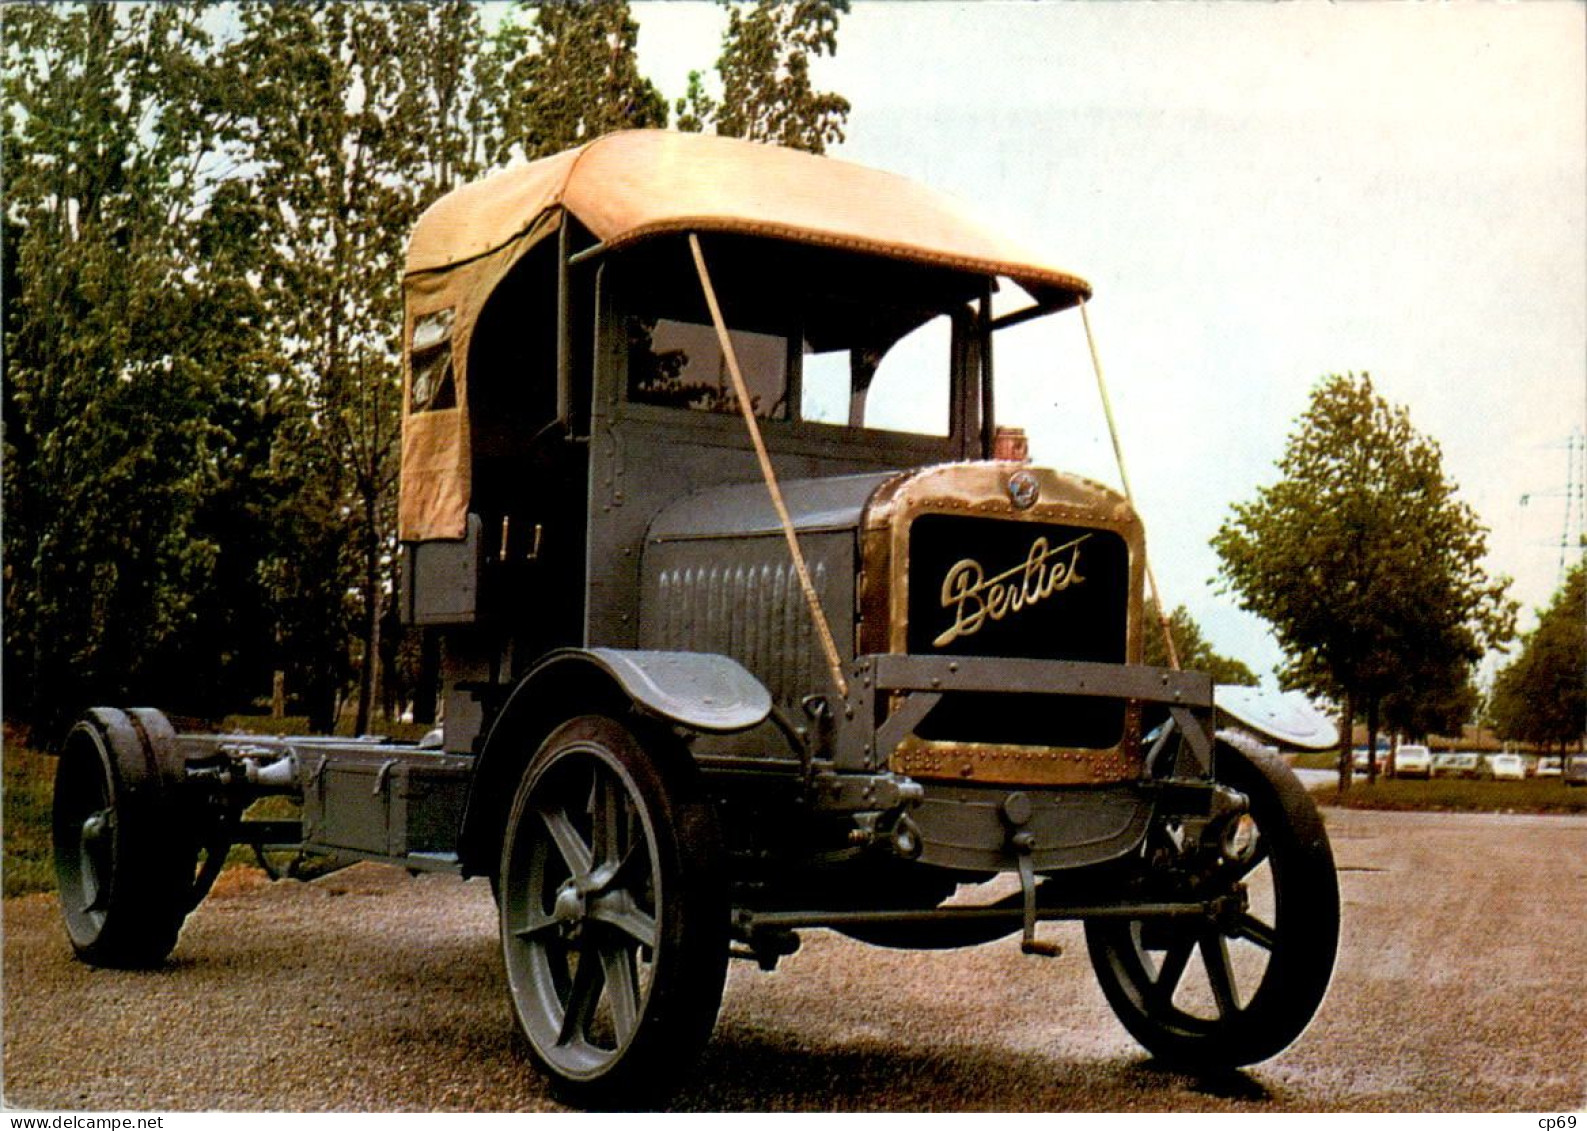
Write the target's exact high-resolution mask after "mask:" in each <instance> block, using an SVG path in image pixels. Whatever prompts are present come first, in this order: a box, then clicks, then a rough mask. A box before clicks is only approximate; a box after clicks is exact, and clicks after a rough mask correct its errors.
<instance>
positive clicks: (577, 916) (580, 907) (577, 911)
mask: <svg viewBox="0 0 1587 1131" xmlns="http://www.w3.org/2000/svg"><path fill="white" fill-rule="evenodd" d="M588 915H589V907H588V905H587V904H586V903H585V901H584V893H583V892H582V891H580V890H579V888H578V885H577V884H575V883H574V882H573V881H572V880H567V881H566V882H564V883H563V884H562V886H561V887H559V888H558V889H557V897H556V900H555V902H554V903H553V904H552V906H551V916H552V918H554V919H556V920H557V922H559V923H561V924H563V925H564V926H565V927H577V926H578V925H579V924H581V923H583V922H584V920H585V918H586V917H587V916H588Z"/></svg>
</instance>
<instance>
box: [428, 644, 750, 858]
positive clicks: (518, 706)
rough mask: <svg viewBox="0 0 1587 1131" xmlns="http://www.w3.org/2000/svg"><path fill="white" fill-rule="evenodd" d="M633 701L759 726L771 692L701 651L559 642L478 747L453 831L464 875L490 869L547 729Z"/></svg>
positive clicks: (703, 725)
mask: <svg viewBox="0 0 1587 1131" xmlns="http://www.w3.org/2000/svg"><path fill="white" fill-rule="evenodd" d="M630 710H634V711H638V712H639V713H640V714H642V715H646V716H649V717H650V718H652V719H658V720H661V721H662V722H666V723H675V724H677V725H679V726H683V727H687V728H689V729H691V730H698V731H706V732H710V733H715V734H728V733H733V732H736V731H743V730H748V729H749V728H751V727H754V726H758V725H759V724H760V723H762V722H764V721H765V720H766V717H767V716H768V715H769V714H770V713H771V694H770V692H768V691H767V690H766V688H765V686H764V685H763V684H762V683H761V682H760V681H759V680H758V679H756V678H755V677H754V676H753V675H751V674H750V673H749V672H748V671H747V670H745V668H744V667H743V665H741V664H739V663H738V662H737V661H736V660H733V659H730V658H729V657H727V656H720V655H715V654H711V653H704V652H642V651H630V650H624V649H617V648H564V649H560V650H558V651H556V652H552V653H550V654H549V655H547V656H546V657H545V658H544V659H542V660H541V661H540V662H539V663H538V664H536V665H535V666H534V667H533V668H532V669H531V670H530V672H529V674H528V675H526V676H524V677H523V679H522V680H520V681H519V683H518V686H517V687H515V688H513V691H512V694H511V695H510V696H508V698H507V702H506V703H505V704H504V705H503V706H502V709H501V711H500V712H499V713H498V714H497V716H496V719H495V721H494V722H493V723H492V724H491V728H490V733H489V734H488V735H487V736H486V738H485V745H484V748H483V749H482V750H481V751H480V755H479V764H478V766H477V767H476V768H475V771H474V777H473V781H472V782H471V784H470V786H469V795H468V804H467V806H466V808H465V809H464V813H463V827H462V830H461V835H460V836H459V839H458V848H459V858H460V860H461V862H462V865H463V871H464V874H465V875H481V874H491V873H493V872H494V871H495V869H496V865H497V862H498V861H497V859H496V857H497V855H498V853H499V851H500V848H501V831H502V828H503V825H504V822H505V820H506V814H507V807H508V806H509V805H510V804H511V803H512V797H513V794H514V792H515V791H516V790H517V787H518V778H519V775H521V774H522V772H523V767H524V765H525V764H526V763H527V762H528V760H529V758H530V757H531V756H533V754H534V752H535V751H536V750H537V749H538V748H539V746H540V744H541V742H543V741H544V740H545V737H546V735H548V734H550V733H551V731H552V730H554V729H556V727H558V726H559V725H561V724H562V723H564V722H566V721H567V720H568V719H571V718H574V717H576V716H578V715H584V714H623V713H625V712H627V711H630Z"/></svg>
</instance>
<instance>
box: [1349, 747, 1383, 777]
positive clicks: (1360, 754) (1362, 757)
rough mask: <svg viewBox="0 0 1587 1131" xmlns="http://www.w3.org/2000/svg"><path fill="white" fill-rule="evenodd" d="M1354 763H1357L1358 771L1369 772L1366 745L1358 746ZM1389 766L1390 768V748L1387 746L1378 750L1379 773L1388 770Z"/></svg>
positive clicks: (1360, 772)
mask: <svg viewBox="0 0 1587 1131" xmlns="http://www.w3.org/2000/svg"><path fill="white" fill-rule="evenodd" d="M1354 765H1355V770H1356V773H1358V774H1364V773H1366V772H1367V768H1368V766H1367V748H1366V747H1365V746H1357V747H1356V749H1355V759H1354ZM1388 768H1389V752H1388V749H1387V748H1386V747H1385V748H1383V749H1380V750H1379V751H1378V773H1380V774H1381V773H1385V772H1386V771H1387V770H1388Z"/></svg>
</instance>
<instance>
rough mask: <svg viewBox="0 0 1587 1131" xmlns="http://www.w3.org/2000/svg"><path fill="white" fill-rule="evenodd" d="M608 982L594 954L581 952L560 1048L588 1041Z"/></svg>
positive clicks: (559, 1041) (566, 1011) (558, 1042)
mask: <svg viewBox="0 0 1587 1131" xmlns="http://www.w3.org/2000/svg"><path fill="white" fill-rule="evenodd" d="M604 982H605V976H604V975H603V973H602V964H601V963H600V962H598V961H597V960H596V956H595V954H594V953H593V952H592V951H590V950H581V951H580V952H579V968H578V969H577V970H575V971H574V972H573V984H572V985H571V986H570V987H568V1000H567V1005H566V1006H565V1007H564V1009H563V1013H562V1028H561V1030H560V1031H559V1032H558V1033H557V1044H559V1045H566V1044H571V1043H572V1042H573V1041H575V1040H579V1039H588V1038H587V1035H588V1033H589V1031H590V1022H591V1021H592V1020H594V1018H595V1007H596V1006H597V1005H598V1004H600V1000H601V986H602V984H603V983H604Z"/></svg>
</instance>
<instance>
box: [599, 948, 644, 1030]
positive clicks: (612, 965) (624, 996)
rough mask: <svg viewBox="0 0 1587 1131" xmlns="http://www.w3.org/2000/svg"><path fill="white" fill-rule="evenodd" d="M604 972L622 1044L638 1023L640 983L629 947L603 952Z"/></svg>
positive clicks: (607, 999) (604, 949)
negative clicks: (635, 974)
mask: <svg viewBox="0 0 1587 1131" xmlns="http://www.w3.org/2000/svg"><path fill="white" fill-rule="evenodd" d="M601 969H602V970H603V971H605V974H606V1001H607V1004H608V1005H610V1006H611V1009H612V1025H613V1027H614V1028H615V1029H616V1030H617V1043H618V1044H619V1045H621V1044H622V1043H623V1042H624V1041H626V1040H628V1037H629V1035H630V1034H631V1033H632V1032H633V1031H634V1028H635V1026H636V1025H638V1024H639V980H638V978H636V977H635V976H634V955H633V951H631V950H630V949H629V948H628V947H626V946H618V947H607V948H603V949H602V950H601Z"/></svg>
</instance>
